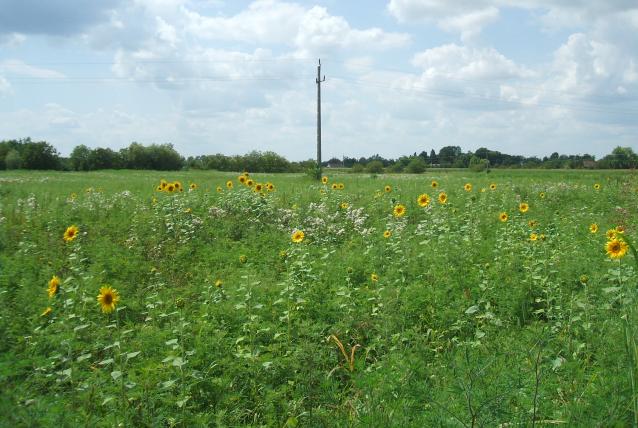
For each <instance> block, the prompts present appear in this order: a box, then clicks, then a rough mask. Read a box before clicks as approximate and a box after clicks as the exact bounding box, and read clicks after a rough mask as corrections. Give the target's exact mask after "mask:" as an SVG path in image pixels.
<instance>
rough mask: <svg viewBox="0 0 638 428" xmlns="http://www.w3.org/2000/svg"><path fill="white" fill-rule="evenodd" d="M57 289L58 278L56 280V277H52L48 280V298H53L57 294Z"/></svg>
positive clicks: (58, 286) (58, 285)
mask: <svg viewBox="0 0 638 428" xmlns="http://www.w3.org/2000/svg"><path fill="white" fill-rule="evenodd" d="M59 288H60V278H58V277H57V276H56V275H53V278H51V280H49V288H48V292H49V298H51V297H53V296H55V295H56V294H57V293H58V289H59Z"/></svg>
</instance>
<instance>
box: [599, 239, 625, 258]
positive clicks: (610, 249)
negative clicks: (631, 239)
mask: <svg viewBox="0 0 638 428" xmlns="http://www.w3.org/2000/svg"><path fill="white" fill-rule="evenodd" d="M628 249H629V245H627V243H626V242H625V241H623V240H622V239H612V240H611V241H609V242H607V244H606V245H605V250H606V251H607V255H608V256H609V258H610V259H621V258H623V257H625V254H627V250H628Z"/></svg>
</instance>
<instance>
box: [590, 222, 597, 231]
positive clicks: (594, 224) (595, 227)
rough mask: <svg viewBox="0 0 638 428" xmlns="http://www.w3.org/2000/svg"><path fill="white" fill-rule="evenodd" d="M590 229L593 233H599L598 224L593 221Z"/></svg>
mask: <svg viewBox="0 0 638 428" xmlns="http://www.w3.org/2000/svg"><path fill="white" fill-rule="evenodd" d="M589 231H590V232H591V233H598V225H597V224H596V223H592V224H590V225H589Z"/></svg>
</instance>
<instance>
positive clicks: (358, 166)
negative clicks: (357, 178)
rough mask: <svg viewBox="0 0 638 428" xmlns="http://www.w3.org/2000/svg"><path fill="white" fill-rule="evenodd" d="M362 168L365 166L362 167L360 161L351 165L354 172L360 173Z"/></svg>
mask: <svg viewBox="0 0 638 428" xmlns="http://www.w3.org/2000/svg"><path fill="white" fill-rule="evenodd" d="M364 169H365V168H364V167H363V164H362V163H360V162H357V163H355V164H353V165H352V172H354V173H360V172H363V171H364Z"/></svg>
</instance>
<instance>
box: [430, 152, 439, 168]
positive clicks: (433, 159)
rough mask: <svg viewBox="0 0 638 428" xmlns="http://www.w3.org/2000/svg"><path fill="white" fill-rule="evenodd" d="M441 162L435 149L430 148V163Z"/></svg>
mask: <svg viewBox="0 0 638 428" xmlns="http://www.w3.org/2000/svg"><path fill="white" fill-rule="evenodd" d="M438 163H439V158H438V157H437V156H436V152H435V151H434V149H432V150H430V164H431V165H435V164H438Z"/></svg>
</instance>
